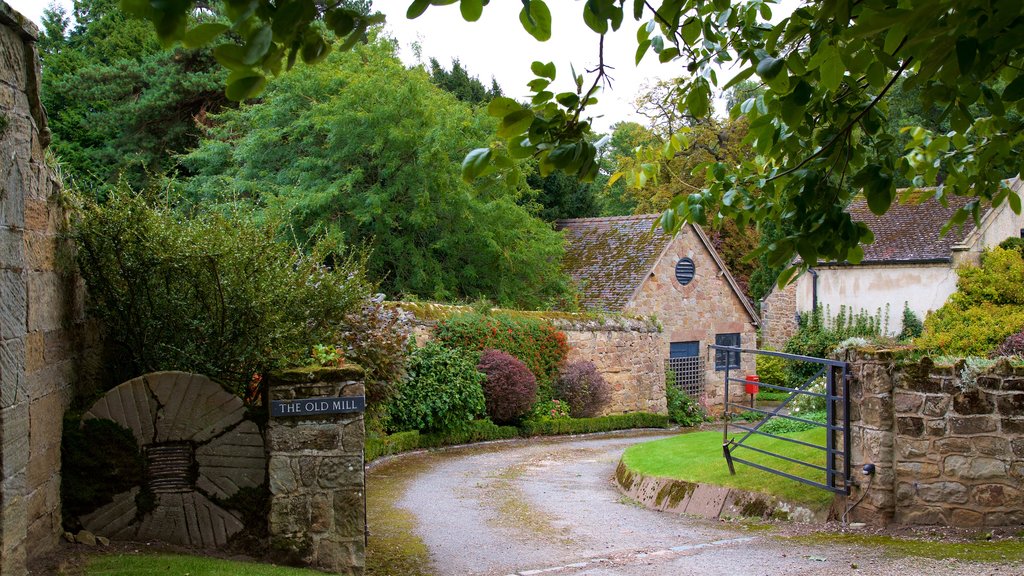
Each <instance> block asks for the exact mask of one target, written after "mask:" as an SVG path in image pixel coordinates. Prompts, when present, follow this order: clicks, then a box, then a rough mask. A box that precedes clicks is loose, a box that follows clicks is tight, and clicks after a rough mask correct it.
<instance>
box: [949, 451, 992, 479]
mask: <svg viewBox="0 0 1024 576" xmlns="http://www.w3.org/2000/svg"><path fill="white" fill-rule="evenodd" d="M943 472H944V473H945V474H946V476H949V477H952V478H960V479H966V480H990V479H998V478H1005V477H1006V472H1007V470H1006V463H1005V462H1003V461H1002V460H996V459H995V458H987V457H982V456H978V457H974V458H970V457H966V456H947V457H946V459H945V460H943Z"/></svg>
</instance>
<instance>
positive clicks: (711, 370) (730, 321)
mask: <svg viewBox="0 0 1024 576" xmlns="http://www.w3.org/2000/svg"><path fill="white" fill-rule="evenodd" d="M683 257H689V258H690V259H692V260H693V263H694V266H695V276H694V278H693V280H692V281H691V282H690V283H689V284H687V285H686V286H683V285H681V284H679V282H677V281H676V276H675V267H676V263H677V262H678V261H679V260H680V259H681V258H683ZM625 311H626V312H627V313H630V314H636V315H639V316H649V315H651V316H655V317H657V318H658V321H659V322H661V324H662V326H663V330H662V342H661V350H660V352H659V354H660V357H661V359H662V362H664V360H665V359H667V358H668V355H669V343H671V342H686V341H694V340H696V341H698V342H700V349H701V354H702V355H704V356H705V358H706V362H705V366H706V370H705V374H704V389H705V391H706V392H705V396H706V398H705V400H706V401H707V403H708V404H709V405H720V404H721V403H722V398H723V394H724V389H725V381H724V374H723V373H722V372H716V371H715V361H714V354H711V353H709V352H707V346H708V345H709V344H714V343H715V335H716V334H726V333H739V334H740V344H741V346H742V347H743V348H748V349H754V348H756V347H757V328H756V326H755V325H754V323H753V321H752V319H751V318H750V315H749V314H748V313H747V311H746V308H744V306H743V303H742V302H741V301H740V299H739V297H738V296H737V295H736V293H735V292H734V291H733V290H732V288H731V287H730V286H729V283H728V281H727V280H726V278H725V275H724V274H722V272H721V270H720V269H719V267H718V264H717V263H716V262H715V260H714V258H712V256H711V253H710V252H709V251H708V249H707V248H706V247H705V246H704V243H703V242H701V240H700V238H698V237H697V233H696V232H695V231H694V229H693V227H692V226H689V225H687V226H686V227H685V228H683V230H682V231H680V233H679V234H678V235H677V236H676V237H675V239H674V240H672V242H671V244H669V246H668V248H667V249H666V251H665V253H664V254H663V255H662V257H661V259H660V260H659V261H658V263H657V264H656V265H655V267H654V270H653V272H652V274H651V275H650V276H649V277H648V278H647V279H646V280H645V281H644V283H643V284H642V285H641V288H640V290H639V291H638V293H637V295H636V296H635V297H634V298H633V300H632V301H631V302H630V303H629V304H628V305H627V306H626V310H625ZM754 370H755V367H754V357H753V355H749V354H746V355H743V360H742V364H741V366H740V368H739V371H740V372H741V373H743V374H753V373H754ZM662 371H664V366H662Z"/></svg>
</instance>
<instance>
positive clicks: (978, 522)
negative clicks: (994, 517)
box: [950, 508, 985, 528]
mask: <svg viewBox="0 0 1024 576" xmlns="http://www.w3.org/2000/svg"><path fill="white" fill-rule="evenodd" d="M950 524H951V525H953V526H958V527H964V528H974V527H977V526H983V525H984V524H985V515H984V514H982V513H980V512H975V511H974V510H968V509H966V508H957V509H955V510H953V514H952V515H951V516H950Z"/></svg>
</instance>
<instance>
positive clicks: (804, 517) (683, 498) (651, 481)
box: [615, 460, 831, 523]
mask: <svg viewBox="0 0 1024 576" xmlns="http://www.w3.org/2000/svg"><path fill="white" fill-rule="evenodd" d="M615 485H616V486H617V487H618V488H619V491H620V492H622V493H623V494H625V495H626V496H628V497H630V498H632V499H633V500H636V501H637V502H639V503H640V504H642V505H643V506H644V507H646V508H650V509H651V510H658V511H661V512H672V513H675V514H689V515H692V516H700V517H702V518H708V519H711V520H715V519H718V518H726V517H730V518H739V517H745V518H761V519H763V520H792V521H796V522H805V523H811V522H822V523H823V522H826V521H827V520H828V518H829V516H830V514H831V507H828V508H823V509H821V510H814V509H812V508H809V507H808V506H807V505H805V504H795V503H793V502H787V501H785V500H781V499H779V498H778V497H776V496H769V495H766V494H760V493H757V492H747V491H745V490H739V489H736V488H728V487H725V486H715V485H712V484H697V483H694V482H686V481H683V480H674V479H671V478H658V477H656V476H644V475H642V474H638V473H636V472H634V471H632V470H630V469H629V467H628V466H626V464H625V463H624V462H622V461H621V460H620V461H619V466H618V468H616V470H615Z"/></svg>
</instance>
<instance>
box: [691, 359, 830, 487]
mask: <svg viewBox="0 0 1024 576" xmlns="http://www.w3.org/2000/svg"><path fill="white" fill-rule="evenodd" d="M708 349H709V350H714V351H716V353H717V352H722V353H724V354H728V355H730V356H731V355H733V354H737V355H741V356H742V355H752V356H755V357H756V356H758V355H767V356H775V357H778V358H782V359H783V360H784V361H785V362H787V363H790V365H791V366H795V367H796V369H795V370H790V372H791V373H796V374H800V375H801V379H800V380H797V381H796V382H792V381H791V382H789V384H791V385H793V387H789V386H782V385H779V384H777V383H775V384H772V383H766V382H756V383H755V382H753V381H752V380H748V379H747V377H746V376H747V375H746V374H739V376H737V372H738V370H736V369H735V368H732V369H730V366H736V365H740V364H741V363H739V364H738V363H734V362H726V363H725V398H724V404H725V418H724V422H725V425H724V430H723V444H722V452H723V454H724V456H725V460H726V462H727V463H728V465H729V472H730V473H731V474H736V469H735V466H734V464H735V463H737V462H738V463H740V464H746V465H747V466H751V467H753V468H757V469H758V470H763V471H765V472H769V473H771V474H778V475H780V476H784V477H786V478H789V479H791V480H796V481H797V482H802V483H804V484H808V485H810V486H814V487H817V488H822V489H825V490H828V491H830V492H835V493H837V494H849V493H850V385H849V364H847V363H846V362H841V361H838V360H828V359H825V358H812V357H810V356H798V355H795V354H784V353H781V352H769V351H765V350H745V349H742V348H736V347H731V346H716V345H710V346H708ZM822 383H823V384H824V385H823V386H820V384H822ZM748 384H756V385H758V386H759V387H760V388H764V389H768V390H775V391H779V392H784V393H785V396H784V398H783V399H782V400H781V402H780V404H779V405H778V406H776V407H774V408H773V409H770V410H769V409H764V408H758V407H756V406H748V405H745V404H743V403H741V402H739V401H737V400H742V398H743V395H742V394H740V392H741V391H742V390H744V387H745V386H747V385H748ZM819 388H820V389H819ZM800 397H809V398H820V399H824V404H825V421H824V422H817V421H814V420H808V419H807V418H803V417H801V416H795V415H793V414H791V413H790V410H789V408H788V407H790V406H792V405H793V403H794V401H795V400H796V399H797V398H800ZM740 412H748V413H750V412H752V413H754V414H755V415H756V416H759V417H760V418H759V419H757V420H756V421H754V422H747V423H746V424H740V423H738V422H739V420H738V419H737V418H736V416H737V414H738V413H740ZM778 418H784V419H787V420H790V421H794V422H801V423H803V424H805V425H807V426H812V427H813V428H824V429H825V439H824V442H823V443H816V442H808V441H805V440H800V439H796V438H791V437H788V436H783V435H779V434H773V433H769V432H765V431H763V430H761V428H762V427H763V426H764V425H765V424H766V423H768V422H769V421H770V420H772V419H778ZM731 420H734V421H733V422H730V421H731ZM730 428H731V429H732V431H730ZM730 434H733V436H732V437H730ZM759 438H761V439H763V438H771V439H775V440H778V441H781V442H783V446H803V447H806V448H808V449H811V452H810V453H811V454H814V455H815V456H816V457H813V458H810V459H808V460H803V459H800V458H796V457H793V455H792V454H785V453H782V452H783V451H782V450H781V449H779V448H776V449H775V450H772V449H768V448H766V447H765V446H763V445H762V446H755V444H757V443H758V442H757V439H759ZM819 451H820V452H819ZM820 456H824V458H823V459H822V458H820ZM752 457H756V458H757V459H758V460H759V462H754V461H752V460H750V458H752ZM783 461H785V462H790V463H792V464H795V465H796V467H795V469H797V470H799V471H800V472H799V473H790V472H785V471H782V470H779V469H777V468H774V467H773V466H778V465H779V464H781V462H783Z"/></svg>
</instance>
